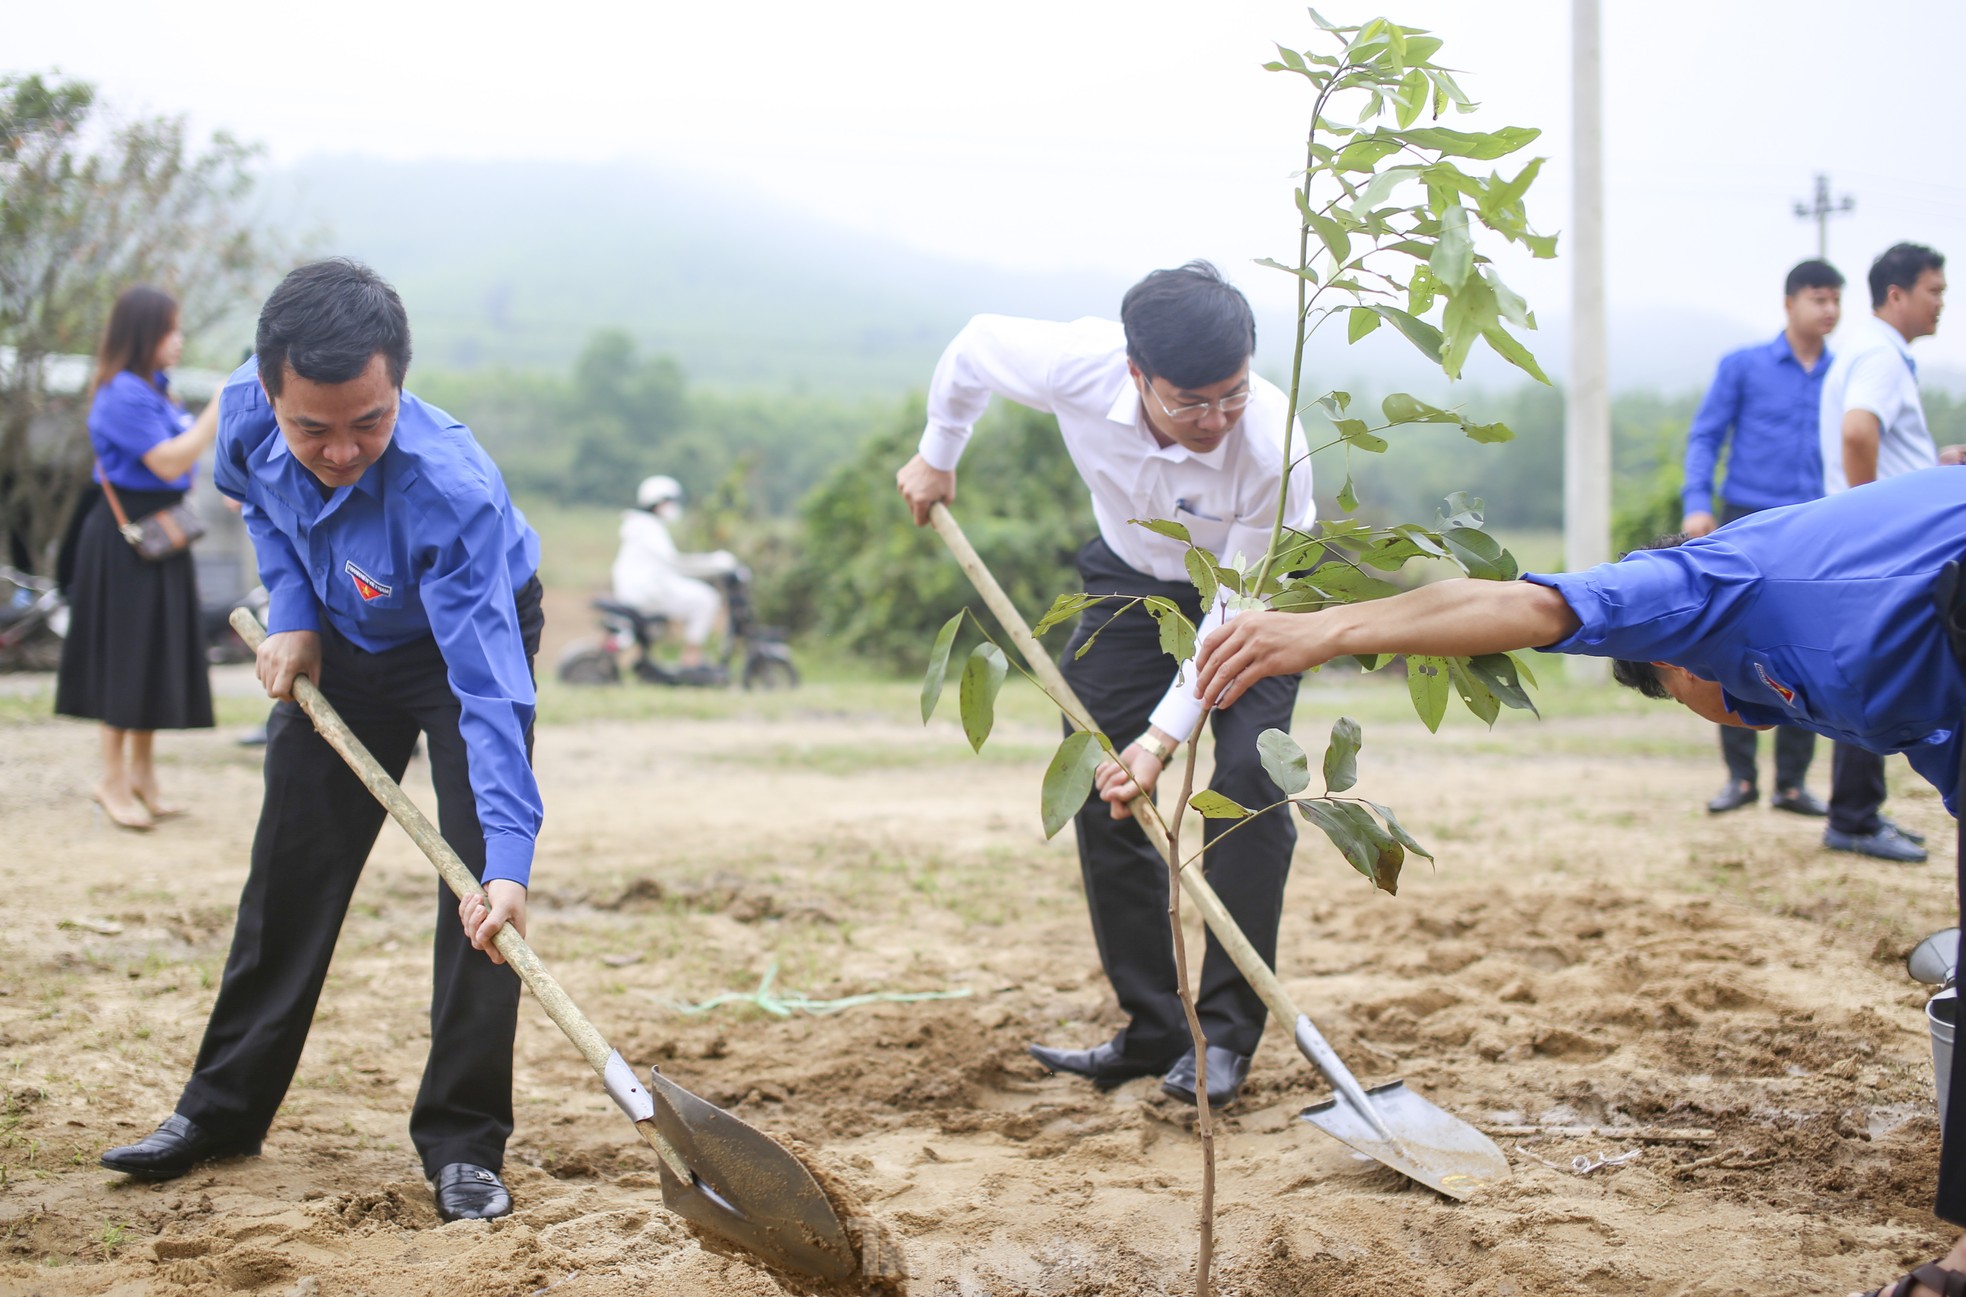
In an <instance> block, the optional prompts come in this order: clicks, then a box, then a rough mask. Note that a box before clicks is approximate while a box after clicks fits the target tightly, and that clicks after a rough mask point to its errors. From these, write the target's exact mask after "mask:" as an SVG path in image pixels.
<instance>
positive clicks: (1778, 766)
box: [1681, 261, 1843, 815]
mask: <svg viewBox="0 0 1966 1297" xmlns="http://www.w3.org/2000/svg"><path fill="white" fill-rule="evenodd" d="M1842 308H1843V276H1842V275H1840V274H1838V273H1837V271H1836V268H1835V267H1834V266H1831V265H1830V264H1829V263H1828V262H1824V261H1805V262H1803V263H1802V264H1800V265H1798V266H1797V267H1796V268H1795V269H1793V270H1791V271H1789V275H1788V282H1787V283H1786V284H1785V285H1783V288H1782V310H1783V312H1784V313H1785V314H1786V315H1787V317H1788V323H1787V325H1786V326H1785V327H1784V328H1783V329H1782V331H1781V332H1780V333H1779V334H1777V335H1775V339H1774V341H1772V342H1764V343H1759V344H1757V345H1755V346H1752V347H1743V348H1741V349H1740V350H1739V351H1735V352H1730V353H1729V354H1728V355H1727V356H1726V357H1725V358H1723V359H1722V360H1721V362H1720V368H1719V369H1718V370H1717V371H1716V372H1715V374H1714V377H1713V385H1712V386H1711V387H1709V388H1708V389H1707V394H1706V398H1705V399H1704V400H1702V401H1701V402H1700V409H1699V413H1697V414H1695V415H1694V416H1693V426H1692V427H1691V428H1690V429H1688V431H1687V434H1686V485H1685V488H1684V491H1683V493H1682V499H1683V501H1684V504H1685V518H1686V520H1685V522H1684V524H1682V528H1681V529H1682V530H1683V531H1684V532H1685V533H1686V534H1687V535H1688V536H1704V535H1706V534H1707V533H1708V532H1710V531H1712V530H1713V529H1714V528H1715V527H1719V526H1725V525H1726V524H1728V523H1730V522H1733V521H1735V520H1736V519H1738V518H1745V517H1747V516H1748V515H1749V514H1751V513H1755V512H1757V511H1758V510H1761V509H1773V508H1778V507H1780V506H1782V505H1787V504H1800V503H1802V502H1803V501H1804V500H1814V499H1816V498H1817V497H1818V496H1820V495H1822V493H1823V470H1822V462H1821V457H1820V452H1819V450H1818V448H1817V435H1816V411H1817V408H1818V406H1819V404H1820V402H1821V397H1822V387H1823V374H1824V373H1825V372H1826V371H1827V370H1828V369H1829V365H1830V355H1829V352H1828V351H1826V350H1825V349H1824V345H1823V344H1824V339H1826V338H1828V337H1829V335H1830V333H1831V332H1832V331H1833V330H1834V329H1835V328H1836V323H1837V319H1838V317H1839V316H1840V315H1841V313H1842ZM1730 433H1731V434H1732V445H1731V447H1730V448H1729V453H1728V457H1727V477H1726V480H1725V481H1724V482H1723V483H1722V484H1721V499H1722V501H1723V503H1722V504H1721V506H1720V507H1719V509H1718V511H1716V509H1715V504H1714V497H1713V474H1714V466H1715V464H1716V462H1717V461H1718V460H1719V458H1720V452H1721V449H1722V448H1723V447H1727V446H1728V443H1729V434H1730ZM1716 512H1717V514H1718V516H1716ZM1815 752H1816V736H1815V735H1814V734H1812V733H1810V732H1809V731H1808V730H1806V729H1803V728H1802V727H1800V726H1797V725H1783V726H1781V727H1779V728H1778V729H1777V730H1776V731H1775V792H1774V796H1773V797H1772V798H1770V799H1769V800H1770V805H1772V806H1774V808H1775V809H1776V810H1781V811H1792V812H1794V813H1796V814H1798V815H1825V814H1827V813H1828V809H1829V808H1828V807H1826V806H1824V805H1823V804H1822V803H1821V802H1820V801H1818V800H1816V798H1814V797H1812V796H1810V794H1809V791H1808V789H1806V788H1804V787H1803V786H1802V781H1803V779H1804V777H1805V776H1807V775H1808V773H1809V761H1810V758H1811V757H1813V756H1814V755H1815ZM1720 755H1721V757H1722V759H1723V760H1724V761H1725V762H1726V763H1727V785H1726V787H1724V788H1722V789H1721V790H1720V792H1719V793H1718V794H1717V795H1715V797H1714V798H1713V800H1712V801H1710V802H1708V803H1707V809H1708V810H1709V811H1712V812H1714V813H1715V814H1718V813H1720V812H1722V811H1731V810H1734V809H1736V808H1738V807H1741V806H1746V805H1747V804H1749V803H1750V802H1752V801H1754V799H1755V797H1756V794H1757V781H1756V774H1755V733H1754V731H1753V730H1750V729H1743V728H1741V727H1739V726H1727V725H1723V726H1721V727H1720Z"/></svg>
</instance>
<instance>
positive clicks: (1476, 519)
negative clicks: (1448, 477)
mask: <svg viewBox="0 0 1966 1297" xmlns="http://www.w3.org/2000/svg"><path fill="white" fill-rule="evenodd" d="M1441 503H1442V506H1443V507H1444V508H1445V509H1446V512H1445V513H1442V514H1440V515H1439V516H1440V525H1441V527H1442V528H1447V527H1474V528H1479V527H1480V526H1481V518H1482V513H1481V508H1482V506H1481V497H1479V496H1472V495H1469V494H1468V493H1467V492H1466V491H1450V492H1449V493H1448V495H1447V498H1446V499H1445V500H1444V501H1442V502H1441Z"/></svg>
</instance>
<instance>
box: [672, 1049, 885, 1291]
mask: <svg viewBox="0 0 1966 1297" xmlns="http://www.w3.org/2000/svg"><path fill="white" fill-rule="evenodd" d="M649 1080H650V1086H649V1089H650V1092H651V1095H652V1096H653V1098H654V1100H655V1126H656V1129H657V1131H659V1132H660V1133H661V1135H662V1138H663V1139H664V1140H666V1141H668V1143H669V1145H670V1147H671V1148H672V1149H673V1150H674V1152H675V1153H676V1155H677V1156H678V1157H679V1158H680V1160H681V1161H682V1163H683V1165H684V1166H685V1167H686V1168H687V1169H688V1171H689V1180H688V1181H687V1182H685V1181H683V1180H682V1179H681V1178H680V1177H679V1176H678V1174H677V1172H676V1169H675V1168H674V1167H673V1166H672V1165H671V1164H670V1162H669V1160H668V1159H667V1158H663V1159H661V1176H662V1202H663V1205H664V1206H666V1207H668V1209H669V1210H670V1211H672V1212H675V1213H676V1214H677V1215H678V1216H681V1217H682V1218H683V1219H685V1220H688V1221H693V1222H695V1223H696V1224H697V1225H699V1226H701V1227H702V1228H703V1229H705V1230H708V1231H709V1232H711V1233H712V1234H715V1235H718V1236H719V1237H721V1238H725V1239H729V1240H731V1241H732V1242H734V1243H738V1244H740V1245H742V1246H743V1247H745V1248H746V1249H748V1250H749V1251H751V1252H753V1253H755V1254H757V1255H758V1256H761V1257H767V1258H770V1259H771V1260H772V1261H773V1262H774V1263H776V1264H777V1265H779V1266H780V1267H781V1268H783V1269H787V1270H793V1271H797V1272H799V1273H802V1274H810V1275H817V1276H819V1277H821V1278H824V1279H847V1278H850V1277H852V1276H853V1275H855V1274H857V1273H858V1272H859V1269H860V1262H859V1258H858V1256H857V1255H856V1254H855V1252H854V1250H853V1244H852V1242H851V1241H850V1240H849V1239H848V1238H847V1235H846V1229H845V1227H844V1225H843V1224H842V1223H841V1221H840V1218H839V1214H838V1213H837V1212H835V1211H834V1210H833V1206H832V1203H831V1202H829V1201H828V1200H827V1197H826V1192H825V1190H823V1189H821V1188H820V1187H819V1182H818V1181H817V1180H815V1179H813V1177H812V1172H810V1171H808V1170H807V1169H806V1167H805V1164H804V1163H803V1162H801V1161H799V1159H798V1158H796V1157H794V1156H792V1154H791V1153H790V1152H789V1151H788V1150H787V1149H786V1148H785V1147H784V1146H783V1145H781V1144H779V1143H778V1141H776V1140H774V1139H772V1138H770V1137H769V1136H767V1135H765V1134H764V1133H763V1132H762V1131H758V1130H755V1129H753V1128H752V1127H750V1126H747V1125H745V1124H744V1123H743V1122H742V1121H739V1120H738V1119H737V1118H736V1117H733V1116H731V1115H730V1114H729V1113H727V1112H725V1111H724V1110H723V1109H722V1108H719V1107H717V1106H716V1105H714V1104H710V1103H706V1102H704V1101H703V1100H702V1099H699V1098H697V1097H696V1096H695V1095H693V1094H691V1093H690V1092H689V1091H688V1090H685V1089H683V1088H682V1087H681V1086H679V1085H677V1084H676V1083H675V1082H673V1081H671V1080H669V1078H667V1077H665V1076H663V1075H662V1073H660V1072H657V1071H654V1070H651V1071H650V1075H649Z"/></svg>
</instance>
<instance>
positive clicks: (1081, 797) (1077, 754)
mask: <svg viewBox="0 0 1966 1297" xmlns="http://www.w3.org/2000/svg"><path fill="white" fill-rule="evenodd" d="M1105 759H1106V751H1105V749H1104V748H1102V747H1100V746H1099V736H1098V735H1097V734H1092V733H1088V732H1087V731H1085V730H1077V731H1075V732H1073V733H1072V734H1069V735H1067V736H1066V738H1065V741H1064V742H1063V743H1060V744H1059V745H1058V751H1056V752H1054V753H1052V756H1051V764H1050V765H1048V766H1046V767H1045V771H1044V791H1043V793H1042V795H1041V796H1040V799H1039V800H1040V804H1041V806H1042V809H1043V814H1044V835H1045V837H1047V838H1049V837H1053V836H1054V835H1056V834H1057V832H1058V830H1060V829H1062V828H1064V827H1065V826H1066V825H1067V824H1070V823H1071V822H1072V817H1073V816H1075V815H1077V814H1078V813H1079V808H1080V807H1081V806H1084V805H1085V799H1086V798H1088V797H1090V796H1091V795H1092V775H1093V772H1094V771H1096V770H1098V769H1099V763H1100V762H1102V761H1104V760H1105Z"/></svg>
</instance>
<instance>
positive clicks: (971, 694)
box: [957, 641, 1009, 752]
mask: <svg viewBox="0 0 1966 1297" xmlns="http://www.w3.org/2000/svg"><path fill="white" fill-rule="evenodd" d="M1008 666H1009V663H1007V662H1005V661H1004V656H1003V650H1002V649H1000V648H998V647H997V646H996V645H994V644H991V643H989V642H988V641H985V642H984V643H981V644H978V645H977V646H976V647H975V648H974V649H972V650H971V651H970V655H969V661H968V662H965V663H964V664H963V678H962V684H961V685H960V687H959V688H958V691H957V697H958V698H959V699H960V701H961V703H962V718H963V733H964V734H965V735H966V736H968V738H969V746H970V747H971V748H972V749H973V750H975V751H977V752H981V751H982V750H983V740H985V739H987V738H989V737H990V728H991V726H992V725H994V724H995V723H996V710H997V691H998V690H999V689H1001V688H1003V677H1004V671H1005V670H1006V669H1007V668H1008Z"/></svg>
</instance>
